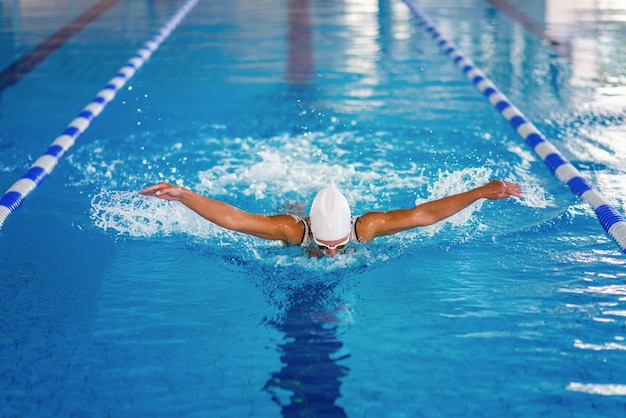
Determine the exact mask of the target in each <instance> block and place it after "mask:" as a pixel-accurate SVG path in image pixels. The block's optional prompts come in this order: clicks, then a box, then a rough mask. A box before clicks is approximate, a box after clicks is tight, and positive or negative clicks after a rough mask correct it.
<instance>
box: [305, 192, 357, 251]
mask: <svg viewBox="0 0 626 418" xmlns="http://www.w3.org/2000/svg"><path fill="white" fill-rule="evenodd" d="M309 216H310V219H311V232H313V236H314V237H315V238H317V239H321V240H324V241H335V240H340V239H343V238H346V237H348V236H349V235H350V229H351V227H352V215H351V213H350V205H349V204H348V200H347V199H346V197H345V196H344V195H343V194H341V192H340V191H339V189H337V188H336V187H334V186H329V187H326V188H324V189H322V190H320V191H319V192H318V193H317V195H316V196H315V199H313V204H312V205H311V212H310V214H309Z"/></svg>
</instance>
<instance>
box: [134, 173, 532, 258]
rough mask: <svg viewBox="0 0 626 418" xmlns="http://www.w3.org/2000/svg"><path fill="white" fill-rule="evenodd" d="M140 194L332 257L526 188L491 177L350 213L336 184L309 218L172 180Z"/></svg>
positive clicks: (319, 197)
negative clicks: (253, 208)
mask: <svg viewBox="0 0 626 418" xmlns="http://www.w3.org/2000/svg"><path fill="white" fill-rule="evenodd" d="M139 194H141V195H144V196H156V197H158V198H159V199H164V200H175V201H179V202H181V203H182V204H183V205H185V206H187V207H188V208H189V209H191V210H193V211H194V212H196V213H197V214H199V215H200V216H202V217H203V218H205V219H207V220H208V221H210V222H213V223H214V224H216V225H219V226H221V227H222V228H226V229H230V230H232V231H238V232H242V233H244V234H249V235H253V236H256V237H260V238H264V239H268V240H281V241H283V242H285V243H287V244H294V245H308V246H310V247H311V246H312V247H313V248H315V247H317V248H315V251H316V253H314V255H318V256H322V255H323V254H325V255H327V256H328V257H334V256H335V255H336V254H337V253H339V252H340V251H341V250H343V249H344V248H346V247H347V246H348V244H349V243H350V242H360V243H364V242H368V241H371V240H373V239H374V238H376V237H379V236H383V235H391V234H396V233H398V232H402V231H406V230H409V229H413V228H417V227H420V226H428V225H432V224H434V223H437V222H439V221H441V220H443V219H446V218H448V217H450V216H452V215H454V214H456V213H458V212H460V211H461V210H463V209H465V208H466V207H468V206H469V205H471V204H472V203H474V202H476V201H477V200H480V199H489V200H499V199H504V198H509V197H520V196H521V195H522V190H521V188H520V185H519V184H516V183H511V182H508V181H502V180H493V181H491V182H489V183H487V184H485V185H483V186H480V187H476V188H474V189H471V190H469V191H466V192H463V193H458V194H454V195H451V196H447V197H444V198H441V199H437V200H432V201H430V202H425V203H421V204H419V205H417V206H414V207H412V208H409V209H395V210H390V211H387V212H380V211H375V212H367V213H364V214H363V215H361V216H352V213H351V211H350V205H349V204H348V201H347V199H346V198H345V196H344V195H343V194H342V193H341V192H340V191H339V189H337V188H336V187H334V186H329V187H326V188H324V189H322V190H320V191H319V192H318V193H317V195H316V196H315V198H314V199H313V203H312V205H311V210H310V212H309V216H308V217H305V218H301V217H298V216H295V215H291V214H278V215H264V214H256V213H249V212H246V211H243V210H241V209H239V208H236V207H234V206H231V205H229V204H227V203H224V202H222V201H219V200H215V199H211V198H209V197H206V196H202V195H200V194H198V193H195V192H193V191H191V190H189V189H186V188H184V187H179V186H175V185H172V184H169V183H158V184H155V185H153V186H150V187H148V188H146V189H144V190H141V191H140V192H139ZM317 249H319V251H317Z"/></svg>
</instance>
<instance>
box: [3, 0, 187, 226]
mask: <svg viewBox="0 0 626 418" xmlns="http://www.w3.org/2000/svg"><path fill="white" fill-rule="evenodd" d="M197 2H198V0H188V1H187V2H185V3H184V4H183V5H182V6H181V7H180V8H179V9H178V10H177V11H176V12H175V13H174V15H173V16H172V17H170V19H169V20H168V21H167V22H166V23H165V24H164V25H163V26H162V27H161V28H160V29H159V30H158V31H157V32H156V33H155V34H154V35H153V36H152V38H150V40H148V41H147V42H146V43H145V44H143V46H142V47H141V48H140V49H139V50H138V51H137V53H135V55H133V56H132V57H131V58H130V59H129V60H128V61H127V62H126V64H124V66H123V67H122V68H120V70H119V71H118V73H117V74H116V75H115V76H114V77H113V78H112V79H111V80H109V82H108V83H107V84H106V86H104V88H103V89H102V90H100V92H99V93H98V95H97V96H96V97H95V98H94V99H93V100H92V101H91V102H90V103H89V104H88V105H87V106H86V107H85V108H84V109H83V110H82V112H81V113H80V114H79V115H78V116H77V117H76V118H75V119H74V120H73V121H72V122H70V124H69V125H68V126H67V128H65V130H64V131H63V132H62V133H61V135H60V136H59V137H58V138H57V139H55V141H54V142H53V143H52V144H51V145H50V147H49V148H48V150H47V151H46V152H45V153H44V154H43V155H42V156H41V157H39V159H38V160H37V161H35V163H34V164H33V165H32V166H31V167H30V168H29V169H28V171H27V172H26V174H24V175H23V176H22V177H21V178H20V179H19V180H18V181H16V182H15V183H14V184H13V186H11V187H10V188H9V190H7V191H6V193H5V194H4V196H2V198H0V228H2V225H3V224H4V222H5V221H6V219H7V217H8V216H9V215H10V214H11V213H13V212H14V211H15V210H17V208H19V207H20V206H21V205H22V202H23V201H24V198H25V197H26V196H27V195H28V194H29V193H30V192H32V191H33V190H35V188H37V186H38V185H39V184H40V183H41V182H42V181H43V180H44V179H45V178H46V177H47V176H48V175H49V174H50V173H51V172H52V170H54V167H56V165H57V163H58V162H59V159H60V158H61V157H62V156H63V154H65V152H66V151H67V150H68V149H70V148H71V147H72V145H74V143H75V142H76V139H78V137H79V136H80V134H82V133H83V132H85V130H86V129H87V128H88V127H89V125H90V124H91V122H92V121H93V120H94V119H95V118H96V117H97V116H98V115H99V114H100V113H101V112H102V110H104V108H105V107H106V105H107V104H109V102H110V101H111V100H113V98H115V95H116V94H117V92H118V91H119V90H120V89H121V88H122V87H123V86H124V85H125V84H126V82H127V81H128V80H130V78H131V77H132V76H133V75H134V74H135V72H136V71H137V70H138V69H139V68H141V66H142V65H143V64H144V62H146V60H148V58H150V56H151V55H152V53H153V52H154V51H156V50H157V48H158V47H159V46H160V45H161V43H162V42H163V41H164V40H165V39H166V38H167V37H168V36H169V35H170V33H171V32H172V31H173V30H174V29H175V28H176V26H178V24H179V23H180V22H181V21H182V20H183V19H184V18H185V16H186V15H187V13H189V11H191V9H192V8H193V7H194V6H195V5H196V3H197Z"/></svg>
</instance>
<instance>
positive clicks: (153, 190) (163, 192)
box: [139, 182, 185, 200]
mask: <svg viewBox="0 0 626 418" xmlns="http://www.w3.org/2000/svg"><path fill="white" fill-rule="evenodd" d="M184 190H185V189H184V188H182V187H179V186H174V185H173V184H169V183H165V182H161V183H157V184H155V185H153V186H150V187H147V188H145V189H143V190H140V191H139V194H140V195H143V196H155V197H158V198H159V199H163V200H180V197H181V195H182V194H183V191H184Z"/></svg>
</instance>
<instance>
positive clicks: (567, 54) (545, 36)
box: [486, 0, 572, 59]
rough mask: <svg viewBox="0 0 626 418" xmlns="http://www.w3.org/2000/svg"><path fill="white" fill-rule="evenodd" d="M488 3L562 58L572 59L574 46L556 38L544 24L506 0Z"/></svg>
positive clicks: (492, 0)
mask: <svg viewBox="0 0 626 418" xmlns="http://www.w3.org/2000/svg"><path fill="white" fill-rule="evenodd" d="M486 1H487V3H490V4H491V5H492V6H493V7H495V8H496V9H498V10H499V11H501V12H502V13H504V14H506V15H507V16H508V17H509V18H511V19H513V20H514V21H516V22H517V23H519V24H520V25H522V26H523V27H524V28H525V29H526V30H527V31H528V32H530V33H532V34H533V35H535V36H536V37H537V38H539V39H542V40H543V41H545V42H547V43H548V45H550V47H552V49H553V50H554V52H556V53H557V54H559V55H560V56H561V57H563V58H567V59H571V57H572V45H571V44H570V42H569V41H567V40H563V39H559V38H557V37H556V36H554V35H553V34H552V33H550V30H549V29H548V28H547V27H546V26H545V25H544V24H543V23H542V22H540V21H538V20H536V19H534V18H532V17H530V16H529V15H527V14H526V13H524V12H523V11H522V10H520V9H518V8H517V7H515V6H514V5H512V4H511V3H509V2H508V1H506V0H486Z"/></svg>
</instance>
